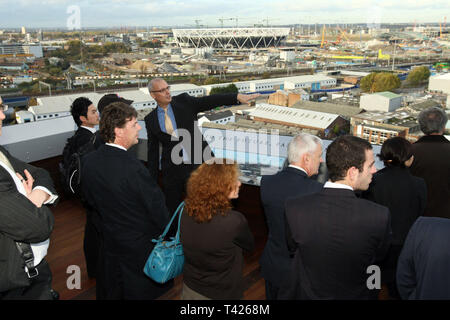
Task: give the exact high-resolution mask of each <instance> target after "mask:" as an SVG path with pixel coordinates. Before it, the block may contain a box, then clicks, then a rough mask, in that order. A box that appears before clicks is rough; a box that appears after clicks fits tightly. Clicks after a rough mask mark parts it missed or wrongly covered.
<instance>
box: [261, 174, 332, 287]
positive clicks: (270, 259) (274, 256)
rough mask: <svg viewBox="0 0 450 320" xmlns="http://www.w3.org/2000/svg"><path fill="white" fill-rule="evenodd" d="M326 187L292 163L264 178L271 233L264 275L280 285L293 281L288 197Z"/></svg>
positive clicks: (263, 260) (263, 192)
mask: <svg viewBox="0 0 450 320" xmlns="http://www.w3.org/2000/svg"><path fill="white" fill-rule="evenodd" d="M322 187H323V185H322V184H321V183H319V182H317V181H315V180H313V179H310V178H308V176H307V175H306V173H304V172H303V171H301V170H299V169H296V168H292V167H287V168H285V169H284V170H282V171H280V172H278V173H277V174H275V175H268V176H263V177H262V179H261V187H260V191H261V202H262V204H263V207H264V214H265V216H266V222H267V227H268V231H269V235H268V239H267V243H266V246H265V247H264V251H263V253H262V255H261V259H260V261H259V262H260V265H261V272H262V275H263V277H264V279H265V280H267V281H269V282H271V283H272V284H273V285H274V286H276V287H281V286H283V283H285V280H287V281H289V277H288V274H289V267H290V263H291V258H290V257H289V251H288V247H287V244H286V232H285V226H286V219H285V210H284V205H285V202H286V199H288V198H292V197H295V196H301V195H307V194H311V193H315V192H318V191H320V190H321V189H322Z"/></svg>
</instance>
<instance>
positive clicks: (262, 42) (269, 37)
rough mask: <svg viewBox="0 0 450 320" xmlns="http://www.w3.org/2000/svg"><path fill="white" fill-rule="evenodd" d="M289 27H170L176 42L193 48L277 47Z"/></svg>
mask: <svg viewBox="0 0 450 320" xmlns="http://www.w3.org/2000/svg"><path fill="white" fill-rule="evenodd" d="M289 31H290V29H289V28H205V29H172V32H173V36H174V38H175V41H176V42H177V44H178V45H179V46H180V47H181V46H185V45H189V46H191V47H195V48H203V47H209V48H222V49H230V48H238V49H243V48H268V47H277V46H279V45H280V43H281V41H283V40H285V39H286V37H287V36H288V35H289Z"/></svg>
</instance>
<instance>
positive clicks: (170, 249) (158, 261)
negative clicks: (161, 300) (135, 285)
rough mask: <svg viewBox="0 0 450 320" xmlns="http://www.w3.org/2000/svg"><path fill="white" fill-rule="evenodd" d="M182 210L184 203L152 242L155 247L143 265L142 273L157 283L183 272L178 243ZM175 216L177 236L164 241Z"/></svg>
mask: <svg viewBox="0 0 450 320" xmlns="http://www.w3.org/2000/svg"><path fill="white" fill-rule="evenodd" d="M183 208H184V201H183V202H181V203H180V205H179V206H178V208H177V210H176V211H175V213H174V215H173V217H172V219H170V222H169V224H168V225H167V226H166V229H165V230H164V232H163V233H162V234H161V235H160V236H159V238H158V239H153V240H152V242H156V245H155V247H154V248H153V250H152V253H150V256H149V257H148V259H147V262H146V263H145V266H144V273H145V274H146V275H147V276H148V277H150V278H151V279H153V280H154V281H156V282H158V283H165V282H167V281H169V280H170V279H173V278H175V277H177V276H178V275H180V274H181V273H182V272H183V266H184V253H183V246H182V245H181V242H180V221H181V214H182V212H183ZM177 215H178V230H177V234H176V235H175V238H174V237H171V238H170V240H169V241H165V240H164V237H165V236H166V234H167V232H168V231H169V228H170V226H171V225H172V222H173V220H174V219H175V217H176V216H177Z"/></svg>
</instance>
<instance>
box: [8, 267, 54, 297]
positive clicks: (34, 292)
mask: <svg viewBox="0 0 450 320" xmlns="http://www.w3.org/2000/svg"><path fill="white" fill-rule="evenodd" d="M36 268H37V270H38V272H39V275H37V276H36V277H34V278H32V279H31V281H30V285H29V286H27V287H23V288H16V289H12V290H9V291H6V292H3V293H0V300H53V296H52V294H51V292H50V290H51V289H52V272H51V271H50V267H49V265H48V263H47V261H45V259H44V260H42V261H41V263H39V265H38V266H37V267H36Z"/></svg>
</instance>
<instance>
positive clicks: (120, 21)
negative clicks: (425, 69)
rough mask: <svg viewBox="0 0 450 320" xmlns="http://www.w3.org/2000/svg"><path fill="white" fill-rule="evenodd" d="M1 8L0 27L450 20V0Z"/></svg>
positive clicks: (52, 3) (0, 1)
mask: <svg viewBox="0 0 450 320" xmlns="http://www.w3.org/2000/svg"><path fill="white" fill-rule="evenodd" d="M0 13H1V15H0V19H1V20H0V29H5V28H18V27H21V26H25V27H28V28H68V27H69V28H72V27H76V28H78V27H81V28H91V27H113V26H130V27H132V26H175V27H195V26H196V25H197V24H200V25H204V26H209V27H214V26H220V25H221V22H220V21H219V19H222V18H223V19H225V20H224V22H223V24H224V26H236V18H237V20H238V26H244V25H246V26H248V25H253V24H264V25H266V24H267V23H268V24H269V25H272V26H273V25H281V24H299V23H305V24H308V23H311V24H312V23H319V24H320V23H331V24H333V23H340V24H345V23H369V24H373V23H391V22H409V23H414V21H417V23H424V22H442V21H443V20H444V16H447V17H448V19H449V24H450V0H415V1H411V0H404V1H398V0H378V1H375V0H341V1H335V0H316V1H305V0H258V1H256V0H226V1H222V0H160V1H154V0H147V1H145V0H127V1H125V0H96V1H74V0H46V1H34V0H15V1H5V0H0ZM230 18H232V20H231V19H230ZM267 19H268V21H267ZM196 20H198V21H197V22H196Z"/></svg>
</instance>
